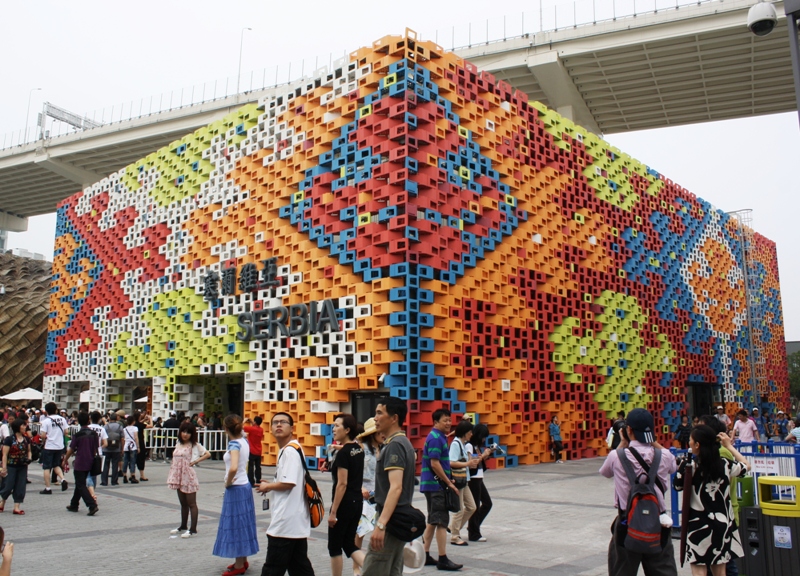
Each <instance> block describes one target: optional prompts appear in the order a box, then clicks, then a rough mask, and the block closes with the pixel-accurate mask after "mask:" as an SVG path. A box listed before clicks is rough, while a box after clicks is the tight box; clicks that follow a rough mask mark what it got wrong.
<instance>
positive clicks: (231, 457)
mask: <svg viewBox="0 0 800 576" xmlns="http://www.w3.org/2000/svg"><path fill="white" fill-rule="evenodd" d="M223 426H224V428H225V432H226V434H227V435H228V451H227V452H225V457H224V460H225V497H224V498H223V500H222V512H221V513H220V517H219V529H218V530H217V541H216V542H215V543H214V552H213V554H214V556H222V557H223V558H235V559H236V560H235V562H234V563H233V564H231V565H230V566H228V569H227V570H226V571H225V572H223V573H222V576H238V575H239V574H244V573H245V572H247V569H248V568H249V567H250V564H249V563H248V562H247V557H248V556H250V555H252V554H257V553H258V532H257V530H256V509H255V506H254V505H253V490H252V487H251V486H250V481H249V480H248V479H247V461H248V459H249V456H250V447H249V445H248V444H247V440H246V439H245V438H243V437H242V417H241V416H237V415H236V414H231V415H229V416H227V417H226V418H225V421H224V422H223Z"/></svg>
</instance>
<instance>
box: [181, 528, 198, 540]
mask: <svg viewBox="0 0 800 576" xmlns="http://www.w3.org/2000/svg"><path fill="white" fill-rule="evenodd" d="M195 534H197V532H192V531H191V530H187V531H186V532H184V533H183V534H181V538H191V537H192V536H194V535H195Z"/></svg>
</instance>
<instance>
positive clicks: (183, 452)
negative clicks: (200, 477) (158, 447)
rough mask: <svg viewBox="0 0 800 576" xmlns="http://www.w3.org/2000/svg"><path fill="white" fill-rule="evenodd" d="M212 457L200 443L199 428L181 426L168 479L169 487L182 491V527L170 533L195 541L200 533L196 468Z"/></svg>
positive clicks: (179, 493) (185, 424)
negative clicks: (187, 524)
mask: <svg viewBox="0 0 800 576" xmlns="http://www.w3.org/2000/svg"><path fill="white" fill-rule="evenodd" d="M210 457H211V453H210V452H209V451H208V450H206V449H205V448H204V447H203V445H202V444H199V443H198V442H197V428H195V425H194V424H192V423H191V422H184V423H183V424H181V427H180V429H179V430H178V442H177V444H176V445H175V451H174V452H173V453H172V465H171V466H170V468H169V476H168V477H167V486H169V487H170V488H172V489H173V490H177V491H178V500H179V501H180V503H181V525H180V526H179V527H178V528H175V529H174V530H171V531H170V534H180V535H181V538H191V537H192V536H194V535H195V534H197V491H198V490H199V489H200V484H199V482H198V481H197V474H196V473H195V471H194V466H195V465H196V464H199V463H200V462H202V461H203V460H205V459H207V458H210ZM189 512H191V513H192V526H191V528H189V527H187V526H186V523H187V521H188V520H189Z"/></svg>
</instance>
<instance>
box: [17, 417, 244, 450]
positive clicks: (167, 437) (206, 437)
mask: <svg viewBox="0 0 800 576" xmlns="http://www.w3.org/2000/svg"><path fill="white" fill-rule="evenodd" d="M41 427H42V425H41V423H39V422H31V423H30V425H29V429H30V431H31V434H32V435H36V434H38V433H39V431H40V430H41ZM80 429H81V427H80V426H70V427H69V428H67V430H66V431H65V433H66V435H67V436H68V437H72V436H73V435H74V434H76V433H77V432H78V430H80ZM177 441H178V429H177V428H147V429H145V431H144V448H145V449H149V450H151V457H160V458H163V457H164V455H165V454H166V450H168V449H172V448H175V444H176V443H177ZM197 441H198V443H200V444H202V445H203V447H204V448H205V449H206V450H208V451H209V452H225V450H227V449H228V438H227V436H226V435H225V431H224V430H206V429H203V428H201V429H199V430H198V431H197Z"/></svg>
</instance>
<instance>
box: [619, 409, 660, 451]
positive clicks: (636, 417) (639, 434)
mask: <svg viewBox="0 0 800 576" xmlns="http://www.w3.org/2000/svg"><path fill="white" fill-rule="evenodd" d="M625 422H626V423H627V424H628V426H630V427H631V428H632V429H633V436H634V437H635V438H636V439H637V440H638V441H639V442H642V443H644V444H650V443H651V442H653V441H654V440H655V437H654V436H653V429H654V428H655V422H654V421H653V415H652V414H650V412H648V411H647V410H645V409H644V408H634V409H633V410H631V411H630V412H629V413H628V417H627V418H626V419H625Z"/></svg>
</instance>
